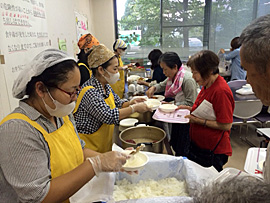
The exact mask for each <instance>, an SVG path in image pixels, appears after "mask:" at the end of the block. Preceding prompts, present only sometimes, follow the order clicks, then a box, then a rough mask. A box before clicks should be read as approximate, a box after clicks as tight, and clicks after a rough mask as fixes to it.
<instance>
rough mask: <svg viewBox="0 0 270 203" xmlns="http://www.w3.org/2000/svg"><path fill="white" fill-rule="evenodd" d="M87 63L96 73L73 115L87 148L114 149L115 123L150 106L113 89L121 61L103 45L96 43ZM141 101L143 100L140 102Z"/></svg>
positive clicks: (84, 85) (85, 88)
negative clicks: (121, 94) (124, 96)
mask: <svg viewBox="0 0 270 203" xmlns="http://www.w3.org/2000/svg"><path fill="white" fill-rule="evenodd" d="M88 64H89V67H90V68H91V69H92V72H93V75H92V77H91V78H90V79H89V80H87V81H86V82H85V83H84V84H83V86H82V90H81V91H80V94H79V96H78V100H77V103H76V107H75V110H74V117H75V121H76V126H77V130H78V132H79V135H80V137H81V139H83V140H84V141H85V142H86V147H88V148H90V149H92V150H95V151H98V152H107V151H110V150H111V149H112V136H113V130H114V125H115V124H119V121H120V120H121V119H123V118H126V117H128V116H129V115H130V114H132V113H134V112H140V113H143V112H146V111H149V110H151V109H149V108H148V107H147V105H146V104H145V103H143V102H141V101H143V100H144V99H141V98H139V99H134V100H131V101H129V102H128V101H127V100H125V99H120V98H119V96H118V95H117V94H116V93H115V92H114V91H113V90H112V88H111V86H110V85H111V84H115V83H116V82H117V80H118V79H119V72H118V60H117V57H116V55H115V54H114V53H113V52H112V51H111V50H109V49H108V48H107V47H105V46H104V45H102V44H100V45H98V46H93V48H92V50H91V52H90V54H89V56H88ZM138 102H140V103H138Z"/></svg>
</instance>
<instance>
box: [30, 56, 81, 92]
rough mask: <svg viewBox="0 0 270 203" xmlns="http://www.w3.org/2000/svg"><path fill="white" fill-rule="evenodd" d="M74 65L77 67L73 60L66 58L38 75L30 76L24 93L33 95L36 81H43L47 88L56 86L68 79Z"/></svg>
mask: <svg viewBox="0 0 270 203" xmlns="http://www.w3.org/2000/svg"><path fill="white" fill-rule="evenodd" d="M76 67H77V68H78V66H77V64H76V62H75V61H74V60H66V61H63V62H60V63H58V64H56V65H54V66H51V67H49V68H47V69H45V70H44V71H43V72H42V73H41V74H40V75H39V76H35V77H32V79H31V81H30V82H28V84H27V86H26V95H29V96H32V95H34V93H35V84H36V83H37V82H38V81H41V82H43V83H44V85H45V86H46V87H47V88H48V89H51V88H55V87H58V86H59V85H60V84H63V83H65V82H66V81H67V80H68V73H69V72H70V71H72V70H74V69H75V68H76Z"/></svg>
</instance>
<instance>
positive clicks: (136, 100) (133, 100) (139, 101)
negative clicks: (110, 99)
mask: <svg viewBox="0 0 270 203" xmlns="http://www.w3.org/2000/svg"><path fill="white" fill-rule="evenodd" d="M146 98H147V97H146ZM146 98H143V97H139V98H135V99H131V100H130V101H129V103H130V105H133V104H137V103H141V102H144V101H146Z"/></svg>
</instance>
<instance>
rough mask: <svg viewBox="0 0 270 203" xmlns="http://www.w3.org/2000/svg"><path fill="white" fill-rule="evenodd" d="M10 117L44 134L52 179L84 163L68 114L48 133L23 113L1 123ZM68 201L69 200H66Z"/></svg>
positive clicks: (80, 147)
mask: <svg viewBox="0 0 270 203" xmlns="http://www.w3.org/2000/svg"><path fill="white" fill-rule="evenodd" d="M10 119H20V120H24V121H26V122H28V123H29V124H30V125H32V126H33V127H35V128H36V129H37V130H38V131H39V132H40V133H42V134H43V137H44V138H45V140H46V142H47V144H48V146H49V149H50V165H51V176H52V179H53V178H56V177H58V176H61V175H63V174H65V173H67V172H69V171H71V170H73V169H74V168H76V167H77V166H79V165H80V164H82V163H83V161H84V157H83V150H82V146H81V143H80V140H79V139H78V137H77V134H76V132H75V129H74V126H73V124H72V123H71V121H70V120H69V118H68V116H65V117H63V120H64V124H63V125H62V126H61V127H60V128H58V129H57V130H56V131H54V132H52V133H48V132H47V131H46V130H44V129H43V128H42V127H41V126H40V125H39V124H38V123H37V122H35V121H32V120H31V119H30V118H28V117H27V116H26V115H23V114H21V113H13V114H10V115H8V116H7V117H5V118H4V119H3V120H2V121H1V123H0V125H2V124H3V123H4V122H6V121H8V120H10ZM66 202H69V201H68V200H66Z"/></svg>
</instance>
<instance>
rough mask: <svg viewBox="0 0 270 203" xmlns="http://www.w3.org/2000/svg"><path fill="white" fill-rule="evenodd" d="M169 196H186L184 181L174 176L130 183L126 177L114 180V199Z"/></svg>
mask: <svg viewBox="0 0 270 203" xmlns="http://www.w3.org/2000/svg"><path fill="white" fill-rule="evenodd" d="M171 196H188V194H187V191H186V183H185V182H184V181H179V180H177V179H176V178H165V179H161V180H158V181H155V180H151V179H150V180H141V181H139V182H138V183H136V184H135V183H133V184H132V183H130V182H129V181H128V180H127V179H123V180H120V181H117V182H116V185H114V192H113V198H114V200H115V201H120V200H128V199H140V198H150V197H171Z"/></svg>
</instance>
